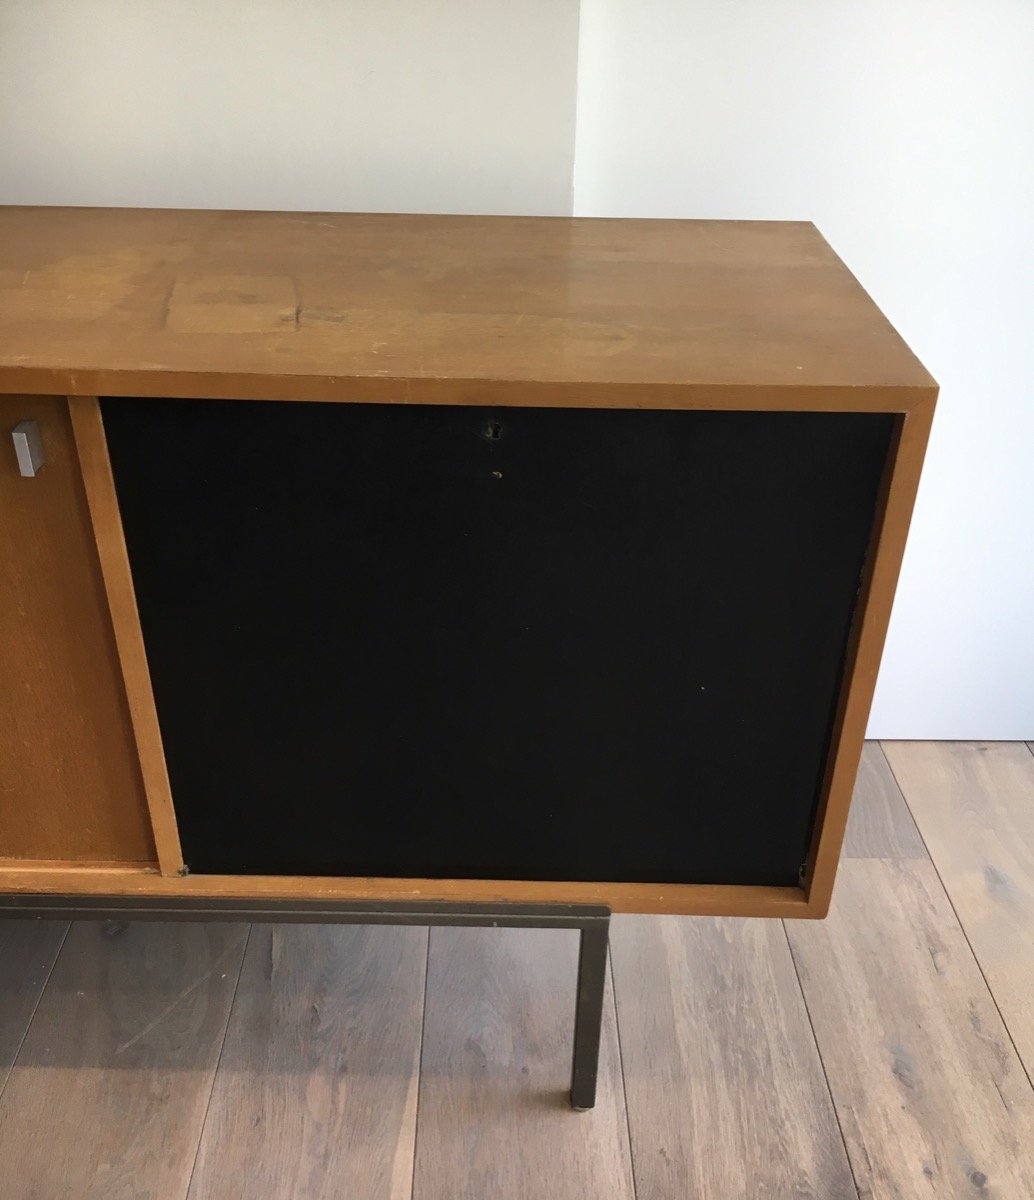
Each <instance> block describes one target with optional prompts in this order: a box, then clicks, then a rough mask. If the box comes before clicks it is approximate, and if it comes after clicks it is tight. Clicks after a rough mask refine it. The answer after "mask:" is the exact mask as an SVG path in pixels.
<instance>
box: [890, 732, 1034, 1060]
mask: <svg viewBox="0 0 1034 1200" xmlns="http://www.w3.org/2000/svg"><path fill="white" fill-rule="evenodd" d="M885 746H886V753H887V758H888V760H889V762H890V765H891V766H892V767H893V769H894V774H895V775H896V777H897V781H898V783H900V785H901V788H902V790H903V792H904V794H905V798H906V800H907V801H908V803H909V805H910V806H911V809H912V812H913V813H914V814H915V818H916V821H917V822H918V824H919V828H920V829H921V830H922V833H923V837H924V838H925V839H926V844H927V846H928V848H929V850H930V855H931V857H932V858H933V861H934V865H935V866H936V868H937V871H938V873H939V874H940V877H941V881H942V883H943V884H944V886H945V888H946V890H947V892H948V895H949V897H950V898H951V902H952V904H953V906H954V908H955V911H956V913H957V914H958V916H959V920H960V921H961V922H962V927H963V929H965V931H966V936H967V937H968V938H969V941H970V944H971V946H972V947H973V952H974V954H975V955H976V957H977V961H978V962H979V963H980V966H981V969H982V970H983V972H984V974H985V975H986V976H987V981H988V983H989V984H990V986H991V989H992V991H993V992H994V995H995V999H996V1000H997V1002H998V1005H999V1008H1000V1009H1001V1011H1002V1016H1003V1017H1004V1018H1005V1021H1006V1023H1007V1024H1008V1026H1009V1031H1010V1032H1011V1034H1012V1036H1013V1039H1014V1040H1015V1043H1016V1048H1017V1050H1018V1051H1019V1054H1020V1057H1021V1058H1022V1059H1023V1062H1024V1064H1025V1066H1026V1068H1027V1072H1028V1074H1029V1075H1031V1076H1032V1077H1034V757H1032V756H1031V754H1030V752H1029V751H1028V749H1027V747H1026V746H1024V744H1023V743H1022V742H997V743H994V742H992V743H986V742H978V743H960V742H887V743H885Z"/></svg>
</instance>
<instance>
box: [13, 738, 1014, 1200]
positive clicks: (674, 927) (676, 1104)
mask: <svg viewBox="0 0 1034 1200" xmlns="http://www.w3.org/2000/svg"><path fill="white" fill-rule="evenodd" d="M913 818H914V819H913ZM576 937H577V935H576V934H575V933H571V932H567V931H538V930H507V931H502V930H492V929H483V930H465V929H439V930H433V931H432V932H431V933H430V937H428V933H427V931H426V930H422V929H403V928H389V927H376V928H367V927H349V926H337V927H313V926H309V927H306V926H298V925H291V926H260V925H257V926H255V927H254V928H249V927H248V926H246V925H154V924H146V923H141V924H129V925H123V926H103V925H99V924H91V923H82V924H77V925H73V926H72V927H71V928H68V927H67V926H65V925H63V924H58V923H50V924H46V923H28V922H4V923H0V1196H2V1197H3V1200H64V1198H67V1200H93V1198H95V1197H96V1198H98V1200H99V1198H101V1197H103V1198H104V1200H145V1198H151V1197H154V1198H156V1200H178V1198H183V1200H188V1198H189V1200H216V1198H219V1200H223V1198H225V1200H231V1198H233V1200H242V1198H243V1200H267V1198H268V1200H281V1198H283V1200H310V1198H312V1200H315V1198H321V1200H322V1198H329V1197H336V1198H349V1200H381V1198H383V1200H410V1198H411V1197H412V1198H415V1200H459V1198H465V1197H470V1198H471V1200H510V1198H512V1200H518V1198H519V1200H537V1198H539V1197H542V1198H544V1200H545V1198H548V1200H575V1198H577V1200H585V1198H589V1197H591V1198H597V1197H603V1198H611V1197H613V1198H614V1200H624V1198H626V1197H628V1198H631V1197H636V1198H638V1200H669V1198H671V1200H682V1198H687V1200H689V1198H693V1200H696V1198H708V1200H711V1198H714V1200H740V1198H747V1200H758V1198H766V1200H768V1198H771V1200H792V1198H795V1197H810V1198H814V1200H841V1198H843V1200H847V1198H851V1197H865V1198H868V1197H875V1198H879V1200H883V1198H887V1200H890V1198H898V1197H908V1198H910V1197H922V1198H923V1200H930V1198H935V1200H939V1198H942V1197H944V1198H951V1197H987V1198H992V1200H1031V1197H1034V1091H1032V1088H1031V1082H1030V1078H1031V1075H1032V1073H1034V752H1032V750H1031V748H1029V747H1028V746H1026V745H1024V744H1022V743H999V744H948V743H901V742H897V743H895V742H890V743H885V744H883V745H882V746H880V745H876V744H871V745H869V746H868V747H867V748H866V753H865V759H864V763H863V769H862V774H861V777H860V779H859V784H858V792H857V796H856V801H855V809H854V812H853V815H852V821H851V825H850V828H849V832H848V840H847V847H846V851H845V860H844V862H843V864H842V867H841V871H840V876H839V882H838V884H837V890H836V896H835V899H834V904H833V909H832V912H831V915H830V917H829V919H828V920H827V921H825V922H786V923H785V924H783V923H780V922H774V921H773V922H763V921H747V920H705V919H685V918H676V917H660V918H658V917H619V918H615V921H614V927H613V936H612V942H611V966H612V973H611V984H610V985H608V994H607V1002H606V1016H605V1027H604V1038H603V1050H602V1061H601V1077H600V1094H599V1102H598V1104H597V1107H596V1109H595V1110H594V1111H593V1112H591V1113H574V1112H571V1111H570V1110H569V1108H568V1107H567V1101H566V1088H567V1082H568V1080H567V1071H568V1065H569V1056H570V1049H571V1016H572V1003H573V983H574V973H575V961H576Z"/></svg>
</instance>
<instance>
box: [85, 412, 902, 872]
mask: <svg viewBox="0 0 1034 1200" xmlns="http://www.w3.org/2000/svg"><path fill="white" fill-rule="evenodd" d="M102 409H103V415H104V424H105V429H106V432H107V437H108V442H109V448H110V452H111V458H112V464H113V468H114V474H115V481H116V488H117V492H118V499H119V504H120V507H121V510H122V519H123V523H124V527H125V533H126V539H127V543H128V547H129V555H130V562H131V566H132V571H133V579H134V584H135V587H136V592H137V599H138V603H139V608H140V617H141V622H142V626H143V633H144V639H145V643H146V647H147V655H148V660H149V663H150V669H151V675H152V680H153V684H154V690H155V699H156V704H157V709H158V715H159V720H160V724H161V730H162V736H163V740H164V745H165V751H166V756H167V759H168V766H169V774H170V778H171V782H172V790H173V797H174V800H175V805H176V810H177V814H178V818H179V823H180V830H181V834H182V840H183V850H184V856H185V859H186V862H187V864H188V866H189V868H190V869H191V870H192V871H193V872H218V873H241V872H244V873H248V872H257V873H263V874H343V875H388V876H406V875H409V876H431V877H474V878H513V879H569V880H579V879H581V880H609V881H623V880H642V881H663V882H717V883H756V884H773V885H790V884H795V883H796V882H797V880H798V873H799V870H800V867H801V864H802V862H803V859H804V856H805V852H806V848H807V843H808V837H809V832H810V829H811V825H812V821H813V819H814V812H815V805H816V799H817V794H818V789H819V786H820V781H821V775H822V768H823V764H824V761H825V756H826V750H827V743H828V741H829V737H830V729H831V720H832V714H833V707H834V703H835V700H836V696H837V691H838V686H839V682H840V678H841V674H842V671H843V663H844V653H845V644H846V639H847V636H848V630H849V626H850V622H851V618H852V615H853V610H854V606H855V602H856V596H857V590H858V584H859V577H860V573H861V570H862V567H863V563H864V558H865V554H866V550H867V546H868V542H869V537H870V532H871V528H872V523H873V518H874V511H875V506H876V498H877V490H878V485H879V481H880V478H881V474H882V471H883V466H884V461H885V459H886V455H887V450H888V444H889V440H890V436H891V431H892V423H893V418H892V417H890V416H886V415H878V414H832V413H830V414H826V413H755V412H743V413H738V412H737V413H722V412H704V411H690V412H655V411H646V412H643V411H614V410H575V409H514V408H508V409H490V410H489V409H476V408H465V407H427V406H412V407H409V406H403V405H399V406H386V405H349V404H309V403H280V402H250V401H208V400H206V401H197V400H150V399H105V400H104V401H103V402H102Z"/></svg>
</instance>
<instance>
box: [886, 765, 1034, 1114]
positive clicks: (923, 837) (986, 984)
mask: <svg viewBox="0 0 1034 1200" xmlns="http://www.w3.org/2000/svg"><path fill="white" fill-rule="evenodd" d="M879 746H880V753H881V754H882V755H883V758H884V760H885V762H886V764H887V767H888V769H889V771H890V773H891V775H892V776H893V777H894V782H895V783H896V784H897V785H898V791H899V792H900V793H901V799H902V800H904V802H905V807H906V808H907V809H908V811H909V813H911V816H912V820H913V821H914V822H915V827H916V829H917V830H918V831H919V839H920V841H921V842H922V843H923V849H924V850H925V851H926V857H927V859H928V860H929V863H930V866H931V867H932V868H933V873H934V874H935V875H936V876H937V882H938V883H939V884H940V885H941V891H942V892H943V893H944V898H945V899H946V900H947V901H948V907H949V908H950V909H951V911H952V916H954V918H955V924H956V925H958V927H959V932H960V933H961V934H962V936H963V938H964V939H965V942H966V945H967V946H968V947H969V953H970V955H971V956H972V958H973V962H974V963H975V964H976V968H977V970H978V971H979V972H980V978H981V979H982V980H983V981H984V987H986V988H987V994H988V995H989V996H990V997H991V1003H992V1004H993V1005H994V1008H995V1012H996V1013H997V1014H998V1019H999V1021H1001V1023H1002V1028H1003V1029H1004V1030H1005V1036H1006V1037H1007V1038H1008V1040H1009V1045H1010V1046H1012V1052H1013V1054H1015V1055H1016V1061H1017V1062H1018V1063H1019V1064H1020V1070H1021V1071H1022V1072H1023V1074H1024V1076H1025V1077H1026V1080H1027V1083H1028V1085H1029V1086H1030V1089H1031V1091H1034V1078H1032V1077H1031V1073H1030V1071H1029V1070H1028V1069H1027V1064H1026V1063H1025V1062H1024V1061H1023V1055H1022V1054H1020V1051H1019V1049H1018V1047H1017V1045H1016V1040H1015V1038H1013V1036H1012V1030H1011V1029H1010V1028H1009V1022H1008V1021H1007V1020H1006V1019H1005V1014H1004V1013H1003V1012H1002V1010H1001V1008H1000V1007H999V1004H998V997H997V996H996V995H995V994H994V988H992V987H991V984H990V982H989V981H988V978H987V975H986V974H985V972H984V964H983V963H982V962H981V961H980V958H979V957H978V955H977V952H976V950H974V949H973V943H972V942H971V941H970V939H969V932H968V931H967V929H966V926H965V924H964V923H963V921H962V918H961V917H960V916H959V911H958V909H957V908H956V907H955V901H954V900H953V899H952V898H951V892H950V891H948V887H947V885H946V884H945V882H944V877H943V876H942V875H941V871H940V868H939V867H938V866H937V863H936V861H935V860H934V856H933V855H932V854H931V853H930V847H929V845H927V841H926V835H925V834H924V833H923V830H922V826H921V825H920V824H919V818H918V817H917V816H916V815H915V813H914V812H912V805H911V804H909V802H908V794H907V793H906V791H905V789H904V787H903V786H902V784H901V780H900V779H898V777H897V775H896V774H895V771H894V764H893V763H892V762H891V761H890V759H889V758H888V757H887V754H886V752H885V751H884V749H883V742H882V741H881V742H880V743H879ZM1027 749H1028V750H1029V749H1030V747H1029V746H1028V747H1027Z"/></svg>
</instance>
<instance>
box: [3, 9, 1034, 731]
mask: <svg viewBox="0 0 1034 1200" xmlns="http://www.w3.org/2000/svg"><path fill="white" fill-rule="evenodd" d="M581 10H582V11H581V22H582V30H581V43H580V58H579V48H578V4H577V0H517V2H516V3H515V2H513V0H0V202H7V203H43V204H48V203H50V204H140V205H186V206H237V207H242V208H281V207H282V208H289V209H290V208H299V209H305V208H315V209H320V208H326V209H346V210H347V209H365V210H392V209H397V210H410V211H412V210H429V211H467V212H514V213H526V212H543V213H548V212H552V213H563V212H567V211H570V203H571V171H572V163H573V161H574V151H575V143H576V148H577V169H576V172H575V176H576V178H575V182H576V207H577V210H578V211H579V212H583V213H591V214H607V215H611V214H613V215H643V216H685V217H761V218H779V217H786V218H795V219H799V218H808V219H812V220H814V221H815V222H816V223H817V224H818V225H819V227H820V229H821V230H822V231H823V232H824V233H825V234H826V236H827V237H828V238H829V239H830V241H831V242H832V243H833V245H834V247H835V248H836V249H837V250H838V251H839V252H840V254H841V255H842V256H843V257H844V258H845V259H846V261H847V262H848V263H849V265H850V266H851V267H852V269H853V270H854V271H855V272H856V274H857V275H858V276H859V277H860V279H861V280H862V282H863V283H864V284H865V285H866V287H868V288H869V290H870V292H871V293H872V294H873V295H874V297H875V298H876V300H877V301H878V302H879V303H880V305H881V306H882V307H883V309H884V310H885V312H886V313H887V314H888V316H889V317H890V318H891V320H892V321H893V322H894V323H895V324H896V325H897V326H898V328H899V329H900V330H901V331H902V332H903V334H904V335H905V337H906V338H907V339H908V340H909V342H910V343H911V344H912V346H913V347H914V348H915V350H916V351H917V352H918V354H919V355H920V357H921V358H922V359H923V360H924V362H925V363H926V365H927V366H928V367H929V368H930V369H931V370H932V371H933V373H934V375H935V376H937V377H938V379H939V380H940V382H941V384H942V398H941V408H940V412H939V415H938V418H937V422H936V427H935V431H934V436H933V441H932V445H931V450H930V459H929V464H928V467H927V471H926V476H925V479H924V482H923V487H922V490H921V494H920V499H919V505H918V510H917V515H916V520H915V524H914V528H913V535H912V539H911V543H910V546H909V551H908V556H907V559H906V563H905V569H904V575H903V579H902V585H901V589H900V592H899V598H898V603H897V607H896V610H895V615H894V620H893V625H892V629H891V634H890V640H889V644H888V648H887V655H886V659H885V665H884V669H883V673H882V675H881V679H880V685H879V689H878V693H877V701H876V708H875V712H874V715H873V720H872V724H871V727H870V732H871V733H872V734H873V735H875V736H881V737H942V738H948V737H957V738H1020V737H1027V738H1034V534H1032V529H1034V68H1032V65H1031V64H1032V63H1034V2H1032V0H982V2H981V3H977V2H976V0H583V3H582V5H581ZM576 83H577V117H578V124H577V137H576V136H575V129H574V113H575V93H576Z"/></svg>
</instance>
